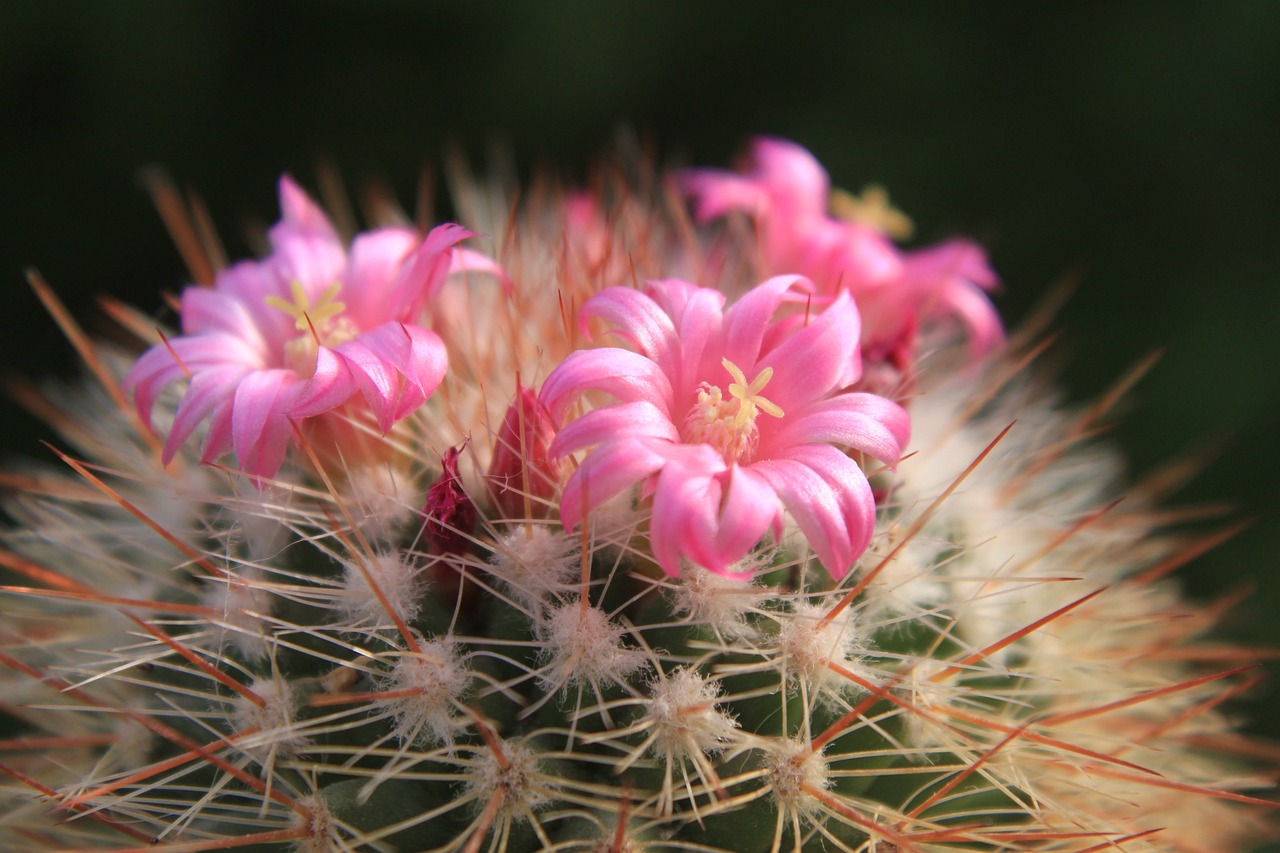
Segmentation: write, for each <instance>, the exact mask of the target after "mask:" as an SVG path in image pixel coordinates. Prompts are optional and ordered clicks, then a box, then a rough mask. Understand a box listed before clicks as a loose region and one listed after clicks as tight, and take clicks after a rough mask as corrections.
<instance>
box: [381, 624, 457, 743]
mask: <svg viewBox="0 0 1280 853" xmlns="http://www.w3.org/2000/svg"><path fill="white" fill-rule="evenodd" d="M472 678H473V674H472V672H471V670H470V669H469V668H468V667H467V658H466V656H465V655H464V654H463V653H462V650H461V648H460V647H459V645H458V644H457V643H454V642H450V641H442V640H430V641H428V642H425V643H422V644H421V646H420V650H419V651H418V652H405V653H403V654H401V655H400V656H399V657H398V659H397V660H396V662H395V665H394V666H393V667H392V668H391V671H390V672H389V673H387V675H386V676H385V677H384V678H382V679H380V681H379V687H380V689H382V690H384V691H386V692H388V693H398V692H401V691H412V692H413V695H412V696H403V697H398V698H395V699H389V700H387V701H386V706H387V708H388V710H390V712H391V713H392V715H393V716H394V717H395V737H396V739H397V740H399V741H400V742H401V743H422V742H437V743H442V744H445V745H450V744H452V743H453V738H454V736H455V735H456V734H457V733H458V732H459V731H461V730H462V729H464V728H466V721H465V719H460V714H459V712H458V709H457V706H456V704H455V703H456V702H457V701H459V700H461V699H462V697H463V696H465V695H466V693H467V690H468V689H469V688H470V686H471V680H472Z"/></svg>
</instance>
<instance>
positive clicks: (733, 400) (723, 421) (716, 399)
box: [684, 358, 782, 463]
mask: <svg viewBox="0 0 1280 853" xmlns="http://www.w3.org/2000/svg"><path fill="white" fill-rule="evenodd" d="M720 363H721V364H722V365H724V369H725V370H727V371H728V372H729V376H730V378H732V379H733V381H732V382H731V383H730V384H729V398H728V399H725V396H724V392H723V391H721V390H720V386H718V385H712V384H710V383H708V382H703V383H702V384H701V385H699V386H698V401H697V402H696V403H694V405H693V408H692V409H690V410H689V414H688V415H686V416H685V419H684V436H685V440H686V441H688V442H689V443H691V444H697V443H703V444H710V445H711V446H712V447H714V448H715V449H716V450H719V451H720V453H721V454H722V455H723V456H724V459H725V461H726V462H729V463H733V462H737V461H739V460H741V459H743V458H744V457H745V458H748V459H749V458H750V457H751V456H752V455H753V454H754V453H755V450H756V444H757V442H758V441H759V440H760V430H759V428H758V427H757V426H756V418H757V417H759V415H760V413H761V412H764V413H765V414H767V415H772V416H773V417H775V418H780V417H782V409H781V408H779V407H778V405H777V404H776V403H774V402H772V401H771V400H767V399H765V398H764V397H763V396H761V394H760V392H761V391H763V390H764V386H765V385H768V384H769V380H770V379H772V378H773V368H772V367H766V368H765V369H764V370H762V371H760V373H759V375H757V376H756V378H755V379H753V380H751V381H750V382H748V381H747V377H746V375H745V374H743V372H742V369H741V368H740V367H738V366H737V365H736V364H734V363H733V362H732V361H729V359H727V358H726V359H722V360H721V362H720Z"/></svg>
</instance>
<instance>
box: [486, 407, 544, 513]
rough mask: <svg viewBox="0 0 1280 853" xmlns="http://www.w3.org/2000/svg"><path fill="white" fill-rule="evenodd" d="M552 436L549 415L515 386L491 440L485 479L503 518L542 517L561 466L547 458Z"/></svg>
mask: <svg viewBox="0 0 1280 853" xmlns="http://www.w3.org/2000/svg"><path fill="white" fill-rule="evenodd" d="M554 437H555V426H554V425H553V424H552V421H551V415H550V413H548V412H547V409H546V407H545V406H544V405H542V403H541V402H540V401H539V400H538V395H537V394H535V393H534V392H533V391H532V390H531V389H529V388H525V387H524V386H523V385H520V384H519V382H517V383H516V399H515V401H514V402H513V403H512V404H511V407H510V408H509V409H507V414H506V417H504V418H503V419H502V427H501V428H500V429H499V430H498V435H497V438H496V439H495V440H494V447H493V459H492V461H491V462H490V463H489V473H488V474H487V475H486V479H487V480H488V483H489V490H490V493H491V494H492V495H493V501H494V503H495V504H496V505H497V508H498V512H499V514H500V515H501V516H502V517H504V518H543V517H545V516H546V515H547V508H548V506H549V499H550V498H551V497H552V496H554V495H555V491H556V486H557V485H558V484H559V482H560V463H559V462H558V461H552V460H551V459H549V458H548V456H547V448H549V447H550V446H551V439H553V438H554Z"/></svg>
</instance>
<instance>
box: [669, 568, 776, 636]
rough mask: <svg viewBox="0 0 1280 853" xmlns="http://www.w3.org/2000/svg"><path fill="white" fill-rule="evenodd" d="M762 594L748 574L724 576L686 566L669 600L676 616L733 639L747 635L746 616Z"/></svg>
mask: <svg viewBox="0 0 1280 853" xmlns="http://www.w3.org/2000/svg"><path fill="white" fill-rule="evenodd" d="M747 559H748V560H750V559H751V558H750V557H748V558H747ZM744 562H745V561H744ZM763 595H764V593H762V592H761V591H760V590H758V589H753V587H752V581H751V575H750V574H749V573H744V574H742V575H734V576H727V575H721V574H718V573H716V572H712V571H709V570H707V569H704V568H703V567H701V566H696V565H693V564H692V563H686V564H685V566H684V569H683V571H682V573H681V577H680V579H679V580H678V581H676V584H675V586H673V587H672V592H671V599H672V606H673V609H674V610H675V612H676V613H677V614H680V615H682V616H688V617H689V619H690V620H691V621H694V622H702V623H705V624H707V625H709V626H711V627H712V628H713V629H714V630H716V631H718V632H719V633H720V634H722V635H723V636H725V637H729V638H734V637H742V636H745V635H746V634H748V633H750V628H749V627H748V626H747V621H746V620H747V614H748V613H749V612H750V611H751V610H752V608H753V606H754V605H755V603H756V602H757V601H758V600H759V599H760V598H761V597H762V596H763Z"/></svg>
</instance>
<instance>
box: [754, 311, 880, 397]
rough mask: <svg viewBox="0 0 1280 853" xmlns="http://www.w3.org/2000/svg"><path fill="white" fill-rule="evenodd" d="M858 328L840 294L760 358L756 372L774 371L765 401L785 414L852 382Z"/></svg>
mask: <svg viewBox="0 0 1280 853" xmlns="http://www.w3.org/2000/svg"><path fill="white" fill-rule="evenodd" d="M859 329H860V322H859V319H858V311H857V309H856V308H854V306H853V301H852V300H851V299H850V298H849V295H848V294H847V293H842V294H840V295H839V296H838V297H836V299H835V301H834V302H832V303H831V306H830V307H829V308H827V310H825V311H823V312H822V313H821V314H820V315H818V317H817V318H816V319H814V320H812V321H810V323H809V324H808V325H807V326H803V327H802V328H800V329H798V330H797V331H796V332H795V333H794V334H792V335H790V336H788V337H787V338H786V339H785V340H783V341H782V342H781V343H780V344H778V345H777V346H776V347H775V348H774V349H772V350H771V351H769V352H767V353H765V355H764V356H763V357H762V358H761V359H760V362H759V364H758V365H757V367H756V369H757V370H759V369H761V368H763V367H772V368H773V369H774V376H773V381H772V382H771V383H770V384H769V393H768V394H767V396H768V397H769V399H771V400H773V402H774V403H776V404H777V405H778V406H780V407H781V408H782V410H783V411H784V412H789V411H792V410H793V409H797V410H798V409H799V408H801V407H802V406H804V405H807V404H808V403H810V402H812V401H813V400H816V399H818V398H819V397H822V396H824V395H826V394H829V393H830V392H831V391H833V390H835V389H836V388H840V387H843V386H844V385H847V384H849V383H851V382H853V381H856V380H857V378H858V376H860V375H861V372H862V368H861V362H860V359H859V355H858V332H859Z"/></svg>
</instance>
